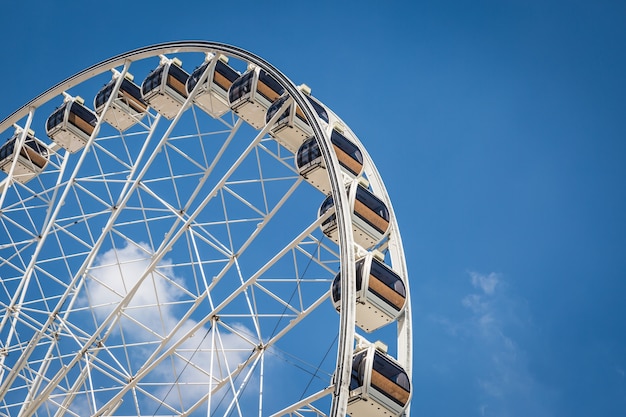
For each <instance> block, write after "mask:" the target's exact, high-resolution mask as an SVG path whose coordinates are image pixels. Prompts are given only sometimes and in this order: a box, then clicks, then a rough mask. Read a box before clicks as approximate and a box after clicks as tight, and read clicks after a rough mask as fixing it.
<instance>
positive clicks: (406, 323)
mask: <svg viewBox="0 0 626 417" xmlns="http://www.w3.org/2000/svg"><path fill="white" fill-rule="evenodd" d="M185 52H214V53H222V54H224V55H228V56H232V57H236V58H239V59H241V60H243V61H247V62H249V63H252V64H254V65H257V66H259V67H261V68H262V69H263V70H265V71H266V72H267V73H269V74H270V75H271V76H272V77H274V78H275V79H276V80H277V81H278V82H279V83H280V84H281V85H282V86H283V87H284V88H285V90H286V91H287V92H288V93H289V94H290V95H291V97H293V99H294V101H295V102H296V104H297V105H298V106H300V108H301V109H302V111H303V113H304V115H305V117H306V119H307V121H308V123H309V125H310V126H311V128H312V130H313V133H314V134H315V136H316V137H317V138H318V139H322V140H319V143H320V151H321V154H322V157H323V158H324V163H325V165H326V167H327V171H328V176H329V181H330V184H331V188H332V194H333V199H334V204H335V210H336V213H337V226H338V232H339V246H340V261H341V267H340V269H341V275H342V277H344V279H343V280H342V283H341V293H342V294H343V295H344V296H342V299H341V315H340V328H339V338H338V351H337V361H336V370H335V378H334V390H333V400H332V406H331V410H330V414H329V416H330V417H344V416H345V415H346V410H347V401H348V394H349V383H350V372H351V365H352V355H353V351H354V347H353V341H354V338H355V329H354V322H355V303H356V270H355V253H354V239H353V236H352V228H351V226H352V225H351V220H350V219H351V212H350V204H349V201H348V197H347V194H346V192H345V188H344V185H343V181H342V173H341V169H340V165H339V162H338V159H337V156H336V154H335V152H334V150H333V145H332V143H331V141H330V136H329V134H327V132H326V131H325V130H324V129H323V128H322V126H321V125H320V123H319V121H318V118H317V114H316V112H315V110H314V109H313V107H312V105H311V104H310V103H309V101H308V100H307V99H306V98H305V96H304V95H303V93H302V92H300V90H299V89H298V88H297V87H296V85H295V84H294V83H293V82H292V81H291V80H290V79H289V78H287V77H286V76H285V75H284V74H283V73H282V72H280V71H279V70H278V69H277V68H275V67H274V66H273V65H271V64H270V63H269V62H267V61H265V60H264V59H262V58H261V57H259V56H257V55H254V54H252V53H250V52H248V51H246V50H244V49H241V48H238V47H235V46H231V45H227V44H223V43H218V42H210V41H176V42H167V43H160V44H155V45H151V46H147V47H143V48H139V49H135V50H132V51H129V52H126V53H122V54H119V55H116V56H114V57H112V58H109V59H107V60H104V61H101V62H99V63H97V64H95V65H92V66H91V67H88V68H86V69H84V70H83V71H80V72H78V73H76V74H75V75H73V76H71V77H69V78H67V79H65V80H63V81H61V82H59V83H58V84H56V85H54V86H52V87H51V88H49V89H48V90H46V91H45V92H43V93H42V94H40V95H38V96H37V97H35V98H34V99H33V100H31V101H29V102H28V103H26V104H25V105H24V106H22V107H21V108H19V109H17V110H16V111H15V112H13V113H12V114H11V115H9V116H8V117H6V118H5V119H4V120H2V121H1V122H0V132H3V131H5V130H6V129H7V128H9V127H10V126H11V125H13V124H14V123H16V122H17V121H18V120H20V119H22V118H23V117H25V116H26V115H27V114H28V113H29V112H30V111H31V110H32V109H34V108H37V107H39V106H41V105H42V104H44V103H46V102H47V101H48V100H49V98H50V97H54V96H57V95H60V94H62V92H63V91H65V90H68V89H70V88H72V87H74V86H76V85H79V84H80V83H82V82H83V81H86V80H88V79H89V78H91V77H93V76H95V75H98V74H101V73H103V72H105V71H107V70H110V69H112V68H116V67H119V66H126V65H127V64H128V63H130V62H133V61H136V60H140V59H144V58H150V57H153V56H155V55H159V54H176V53H185ZM337 119H339V120H341V119H340V118H338V117H337ZM344 126H347V125H346V124H345V123H344ZM354 137H355V138H356V136H354ZM359 146H360V147H361V150H362V151H363V153H364V155H365V156H366V161H367V165H368V166H369V169H367V170H366V173H367V176H368V179H370V181H371V183H372V188H373V189H374V191H375V192H377V194H378V195H379V196H381V197H382V198H383V200H384V202H385V203H386V204H387V207H388V208H389V210H390V212H391V214H392V232H393V233H394V239H393V242H392V245H391V246H392V247H390V253H391V258H392V262H393V264H394V268H396V269H399V272H401V273H402V274H403V276H404V277H407V276H408V275H407V270H406V263H405V259H404V256H403V252H402V242H401V239H400V234H399V229H398V225H397V222H396V219H395V215H394V213H393V208H392V206H391V201H390V199H389V197H388V195H387V193H386V190H385V187H384V184H383V182H382V179H381V178H380V175H379V174H378V172H377V170H376V169H375V167H374V164H373V162H372V160H371V158H370V157H369V155H368V154H367V152H365V148H364V147H363V145H362V144H361V143H360V141H359ZM398 266H399V268H398ZM407 286H408V280H407ZM407 293H409V294H410V292H409V291H408V292H407ZM409 305H410V303H407V308H406V310H405V313H404V314H403V316H401V317H400V319H399V321H398V332H399V333H398V335H399V336H398V356H399V357H398V360H399V362H400V363H401V364H402V365H403V366H404V367H405V369H406V371H407V372H408V374H409V376H410V375H411V361H412V346H411V345H412V344H411V315H410V309H409ZM401 347H404V348H403V349H401ZM405 415H406V416H408V415H409V410H407V411H406V412H405Z"/></svg>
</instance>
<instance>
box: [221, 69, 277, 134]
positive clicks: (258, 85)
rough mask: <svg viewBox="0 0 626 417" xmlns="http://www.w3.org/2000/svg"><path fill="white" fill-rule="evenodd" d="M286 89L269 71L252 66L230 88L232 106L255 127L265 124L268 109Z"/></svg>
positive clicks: (229, 96)
mask: <svg viewBox="0 0 626 417" xmlns="http://www.w3.org/2000/svg"><path fill="white" fill-rule="evenodd" d="M284 92H285V89H284V88H283V87H282V86H281V85H280V84H279V83H278V81H276V80H275V79H274V78H272V76H271V75H269V74H268V73H267V72H265V71H264V70H262V69H261V68H259V67H255V66H252V67H250V68H249V69H248V71H246V72H245V73H244V74H243V75H242V76H241V77H239V78H237V79H236V80H235V82H233V84H232V85H231V86H230V89H229V90H228V102H229V105H230V108H231V109H232V110H233V111H234V112H235V113H236V114H237V115H238V116H239V117H241V118H242V119H243V120H245V121H246V122H248V123H249V124H250V125H251V126H253V127H254V128H255V129H261V128H262V127H263V126H265V123H266V122H265V114H266V112H267V109H268V108H269V107H270V106H271V105H272V103H273V102H274V101H276V100H277V99H278V97H280V96H281V95H282V94H283V93H284Z"/></svg>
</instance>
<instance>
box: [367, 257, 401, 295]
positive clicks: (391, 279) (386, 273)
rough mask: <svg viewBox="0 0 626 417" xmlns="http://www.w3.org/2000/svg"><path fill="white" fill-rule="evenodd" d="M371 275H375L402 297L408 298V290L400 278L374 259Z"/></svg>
mask: <svg viewBox="0 0 626 417" xmlns="http://www.w3.org/2000/svg"><path fill="white" fill-rule="evenodd" d="M370 274H372V275H374V276H375V277H376V278H378V279H379V280H380V281H381V282H383V283H384V284H385V285H386V286H388V287H389V288H391V289H393V290H394V291H395V292H397V293H398V294H400V295H402V296H406V288H405V286H404V282H402V279H400V276H398V274H396V273H395V272H393V271H392V270H391V269H389V268H387V266H386V265H383V264H382V263H381V262H379V261H378V260H376V259H372V267H371V270H370Z"/></svg>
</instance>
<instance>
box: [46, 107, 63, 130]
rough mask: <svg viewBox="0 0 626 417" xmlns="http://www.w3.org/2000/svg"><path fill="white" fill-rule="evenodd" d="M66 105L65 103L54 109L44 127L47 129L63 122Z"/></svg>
mask: <svg viewBox="0 0 626 417" xmlns="http://www.w3.org/2000/svg"><path fill="white" fill-rule="evenodd" d="M66 107H67V103H65V104H63V105H62V106H61V107H59V108H58V109H56V110H55V111H54V112H53V113H52V114H51V115H50V117H48V121H47V122H46V128H47V129H48V131H50V130H52V129H53V128H55V127H56V126H58V125H60V124H61V123H63V116H65V108H66Z"/></svg>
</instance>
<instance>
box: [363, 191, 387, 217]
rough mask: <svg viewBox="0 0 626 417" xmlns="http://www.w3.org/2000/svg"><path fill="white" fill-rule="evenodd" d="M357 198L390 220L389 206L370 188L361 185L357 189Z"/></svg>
mask: <svg viewBox="0 0 626 417" xmlns="http://www.w3.org/2000/svg"><path fill="white" fill-rule="evenodd" d="M356 199H357V200H359V201H360V202H361V203H363V204H365V205H366V206H367V207H368V208H369V209H370V210H372V211H373V212H374V213H376V214H378V215H379V216H380V217H382V218H383V219H385V220H387V221H389V211H388V210H387V206H386V205H385V203H383V202H382V201H381V200H380V199H379V198H378V197H376V196H375V195H374V194H372V193H371V192H370V191H369V190H367V189H366V188H364V187H361V186H359V188H357V190H356Z"/></svg>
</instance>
